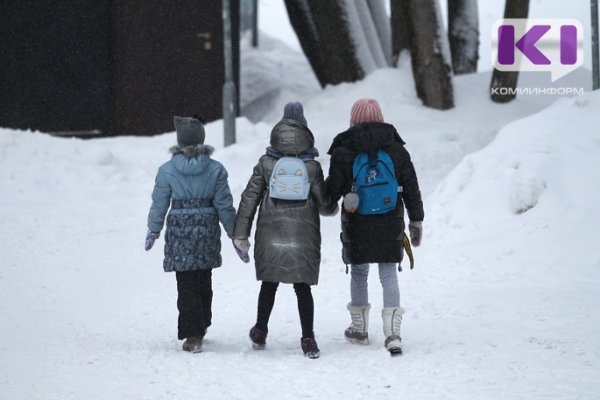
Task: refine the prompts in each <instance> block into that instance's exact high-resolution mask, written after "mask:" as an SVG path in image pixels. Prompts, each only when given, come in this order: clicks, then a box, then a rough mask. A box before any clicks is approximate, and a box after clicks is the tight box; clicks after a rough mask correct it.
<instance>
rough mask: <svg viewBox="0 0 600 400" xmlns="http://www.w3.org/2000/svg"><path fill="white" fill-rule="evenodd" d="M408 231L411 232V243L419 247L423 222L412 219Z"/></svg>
mask: <svg viewBox="0 0 600 400" xmlns="http://www.w3.org/2000/svg"><path fill="white" fill-rule="evenodd" d="M408 232H409V233H410V243H411V244H412V245H413V246H415V247H419V246H420V245H421V237H422V236H423V222H422V221H410V223H409V224H408Z"/></svg>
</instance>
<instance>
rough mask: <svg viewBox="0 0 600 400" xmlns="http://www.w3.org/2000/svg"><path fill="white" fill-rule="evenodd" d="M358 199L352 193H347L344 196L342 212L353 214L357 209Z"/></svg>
mask: <svg viewBox="0 0 600 400" xmlns="http://www.w3.org/2000/svg"><path fill="white" fill-rule="evenodd" d="M358 203H359V198H358V195H357V194H356V193H354V192H350V193H348V194H347V195H346V196H344V210H346V212H349V213H353V212H355V211H356V209H357V208H358Z"/></svg>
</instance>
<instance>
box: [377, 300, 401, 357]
mask: <svg viewBox="0 0 600 400" xmlns="http://www.w3.org/2000/svg"><path fill="white" fill-rule="evenodd" d="M402 314H404V309H403V308H402V307H385V308H384V309H383V310H382V311H381V316H382V318H383V334H384V335H385V347H386V349H388V351H389V352H390V353H391V354H392V355H396V354H402V339H401V338H400V325H401V324H402Z"/></svg>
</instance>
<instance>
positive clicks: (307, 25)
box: [285, 0, 329, 87]
mask: <svg viewBox="0 0 600 400" xmlns="http://www.w3.org/2000/svg"><path fill="white" fill-rule="evenodd" d="M285 5H286V8H287V12H288V15H289V18H290V23H291V24H292V27H293V28H294V31H296V35H297V36H298V40H299V41H300V46H302V50H303V51H304V54H305V55H306V58H308V62H309V63H310V66H311V67H312V69H313V71H314V73H315V75H316V76H317V79H318V81H319V83H320V84H321V87H325V85H326V84H327V83H329V77H328V75H327V68H326V66H325V59H324V57H323V52H322V49H321V45H320V40H319V33H318V32H317V27H316V26H315V21H314V20H313V16H312V13H311V11H310V7H309V6H308V2H307V0H285Z"/></svg>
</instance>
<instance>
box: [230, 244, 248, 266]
mask: <svg viewBox="0 0 600 400" xmlns="http://www.w3.org/2000/svg"><path fill="white" fill-rule="evenodd" d="M233 248H234V249H235V252H236V253H237V255H238V257H239V258H240V260H242V261H243V262H245V263H249V262H250V255H248V250H250V241H249V240H248V239H233Z"/></svg>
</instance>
